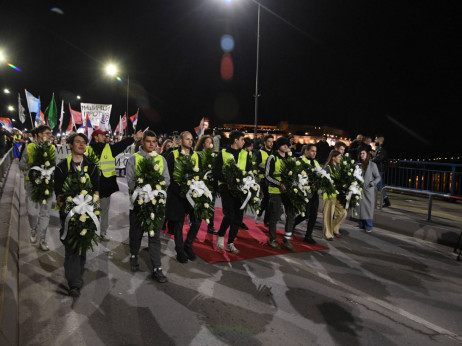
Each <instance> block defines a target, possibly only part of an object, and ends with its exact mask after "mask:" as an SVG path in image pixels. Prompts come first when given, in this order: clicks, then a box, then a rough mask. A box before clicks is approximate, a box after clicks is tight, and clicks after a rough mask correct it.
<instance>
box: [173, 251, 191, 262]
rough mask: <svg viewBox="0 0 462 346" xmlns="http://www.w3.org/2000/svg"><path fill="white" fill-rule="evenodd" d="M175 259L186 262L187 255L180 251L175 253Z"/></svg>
mask: <svg viewBox="0 0 462 346" xmlns="http://www.w3.org/2000/svg"><path fill="white" fill-rule="evenodd" d="M176 259H177V260H178V262H180V263H188V256H187V255H186V254H185V253H184V252H180V253H178V254H177V255H176Z"/></svg>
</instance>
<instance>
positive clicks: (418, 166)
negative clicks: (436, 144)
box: [384, 160, 462, 198]
mask: <svg viewBox="0 0 462 346" xmlns="http://www.w3.org/2000/svg"><path fill="white" fill-rule="evenodd" d="M384 184H385V185H387V186H388V187H389V188H393V187H400V188H405V189H409V190H415V191H429V192H433V193H435V194H449V195H450V196H451V197H459V198H460V197H462V164H455V163H436V162H427V161H406V160H391V161H390V162H389V163H388V167H387V170H386V174H385V176H384Z"/></svg>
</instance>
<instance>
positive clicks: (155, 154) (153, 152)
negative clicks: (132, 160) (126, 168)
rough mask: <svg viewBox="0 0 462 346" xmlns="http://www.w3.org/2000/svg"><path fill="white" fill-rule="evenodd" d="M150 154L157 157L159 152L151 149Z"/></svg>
mask: <svg viewBox="0 0 462 346" xmlns="http://www.w3.org/2000/svg"><path fill="white" fill-rule="evenodd" d="M148 155H149V156H151V157H156V156H157V152H156V151H155V150H153V151H151V152H150V153H149V154H148ZM156 171H157V169H156Z"/></svg>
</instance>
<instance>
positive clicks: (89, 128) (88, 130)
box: [85, 113, 93, 138]
mask: <svg viewBox="0 0 462 346" xmlns="http://www.w3.org/2000/svg"><path fill="white" fill-rule="evenodd" d="M92 133H93V126H91V122H90V117H89V116H88V113H87V114H86V119H85V135H86V136H87V137H88V138H90V136H91V134H92Z"/></svg>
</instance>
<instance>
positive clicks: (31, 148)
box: [26, 142, 37, 181]
mask: <svg viewBox="0 0 462 346" xmlns="http://www.w3.org/2000/svg"><path fill="white" fill-rule="evenodd" d="M36 148H37V147H36V146H35V143H33V142H32V143H27V144H26V150H27V163H28V164H29V165H32V163H33V162H34V155H35V149H36ZM29 180H30V179H29V174H27V175H26V181H29Z"/></svg>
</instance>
